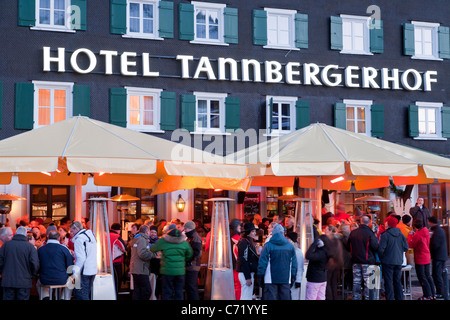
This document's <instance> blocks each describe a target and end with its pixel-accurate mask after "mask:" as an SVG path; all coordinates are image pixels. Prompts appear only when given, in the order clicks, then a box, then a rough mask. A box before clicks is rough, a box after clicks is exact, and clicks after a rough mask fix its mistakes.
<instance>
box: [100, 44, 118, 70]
mask: <svg viewBox="0 0 450 320" xmlns="http://www.w3.org/2000/svg"><path fill="white" fill-rule="evenodd" d="M99 54H100V55H101V56H105V74H112V73H113V71H112V57H113V56H117V51H111V50H100V52H99Z"/></svg>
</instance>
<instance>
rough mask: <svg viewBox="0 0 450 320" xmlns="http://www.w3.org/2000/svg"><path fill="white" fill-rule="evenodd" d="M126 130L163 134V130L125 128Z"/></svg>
mask: <svg viewBox="0 0 450 320" xmlns="http://www.w3.org/2000/svg"><path fill="white" fill-rule="evenodd" d="M127 129H130V130H133V131H137V132H148V133H165V132H166V131H164V130H159V129H145V128H133V127H127Z"/></svg>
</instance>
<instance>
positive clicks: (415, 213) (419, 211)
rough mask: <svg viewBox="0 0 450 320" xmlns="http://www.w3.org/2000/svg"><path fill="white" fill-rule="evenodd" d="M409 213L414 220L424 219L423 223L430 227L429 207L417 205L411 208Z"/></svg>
mask: <svg viewBox="0 0 450 320" xmlns="http://www.w3.org/2000/svg"><path fill="white" fill-rule="evenodd" d="M409 214H410V215H411V217H412V218H413V220H422V222H423V225H424V226H425V227H426V228H428V227H429V225H428V218H429V217H431V214H430V210H428V208H427V207H425V206H422V208H420V207H418V206H415V207H412V208H411V209H409Z"/></svg>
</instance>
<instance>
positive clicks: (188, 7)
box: [178, 3, 195, 40]
mask: <svg viewBox="0 0 450 320" xmlns="http://www.w3.org/2000/svg"><path fill="white" fill-rule="evenodd" d="M178 10H179V12H178V22H179V38H180V40H194V37H195V33H194V5H192V4H190V3H180V4H179V7H178Z"/></svg>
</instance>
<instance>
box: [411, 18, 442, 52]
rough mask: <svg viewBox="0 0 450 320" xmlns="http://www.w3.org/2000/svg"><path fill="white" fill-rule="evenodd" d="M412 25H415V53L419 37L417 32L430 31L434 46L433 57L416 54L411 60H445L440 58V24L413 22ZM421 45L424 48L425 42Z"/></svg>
mask: <svg viewBox="0 0 450 320" xmlns="http://www.w3.org/2000/svg"><path fill="white" fill-rule="evenodd" d="M411 23H412V24H413V25H414V52H415V51H416V50H415V48H416V44H417V42H416V41H417V37H416V32H417V31H419V30H420V31H421V32H422V31H423V30H424V29H430V30H431V45H432V53H431V55H424V54H420V55H419V54H416V53H414V55H413V56H412V57H411V59H420V60H435V61H442V60H443V59H441V58H439V35H438V29H439V26H440V24H439V23H433V22H423V21H411ZM421 45H422V46H423V42H421Z"/></svg>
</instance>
